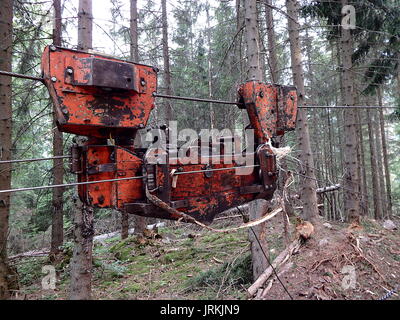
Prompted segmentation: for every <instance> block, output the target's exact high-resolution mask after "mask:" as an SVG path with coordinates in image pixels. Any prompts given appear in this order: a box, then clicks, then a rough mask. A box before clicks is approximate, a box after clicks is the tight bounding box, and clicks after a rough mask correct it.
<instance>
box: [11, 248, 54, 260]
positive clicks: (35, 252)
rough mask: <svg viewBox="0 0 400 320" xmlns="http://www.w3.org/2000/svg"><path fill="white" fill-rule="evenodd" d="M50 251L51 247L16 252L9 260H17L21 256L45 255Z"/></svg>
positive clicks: (34, 256)
mask: <svg viewBox="0 0 400 320" xmlns="http://www.w3.org/2000/svg"><path fill="white" fill-rule="evenodd" d="M49 253H50V249H47V248H44V249H39V250H32V251H27V252H23V253H19V254H16V255H14V256H11V257H8V259H9V260H16V259H19V258H36V257H45V256H47V255H48V254H49Z"/></svg>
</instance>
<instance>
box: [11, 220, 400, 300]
mask: <svg viewBox="0 0 400 320" xmlns="http://www.w3.org/2000/svg"><path fill="white" fill-rule="evenodd" d="M233 219H237V218H229V219H226V220H220V221H218V223H217V224H216V226H218V227H224V224H225V226H226V224H227V223H229V225H232V221H233ZM393 221H394V222H395V223H396V225H397V226H400V219H398V218H395V219H394V220H393ZM326 222H327V221H323V220H322V219H320V221H319V222H317V224H316V232H315V233H314V235H313V236H312V238H311V239H309V240H307V242H306V243H305V244H303V246H302V247H301V248H300V250H299V251H298V252H297V253H296V254H295V255H293V256H292V257H291V258H290V259H289V260H288V261H287V262H286V264H285V265H284V266H283V267H282V268H280V270H279V271H278V273H279V275H280V280H281V281H282V283H283V284H284V285H285V287H286V289H287V291H288V292H289V294H290V295H291V296H292V297H293V299H319V300H325V299H326V300H327V299H346V300H347V299H348V300H358V299H379V298H380V297H381V296H383V295H384V294H386V293H387V292H388V291H389V290H391V289H394V288H395V287H396V286H398V285H399V284H400V231H399V230H398V229H397V230H393V231H389V230H386V229H384V228H383V227H382V224H381V223H380V222H377V221H375V220H371V219H363V220H362V222H361V225H360V226H354V225H348V224H346V223H341V222H331V221H329V223H328V224H327V223H326ZM239 223H240V219H237V224H239ZM247 232H248V231H247V230H240V231H237V232H234V233H228V234H221V233H213V232H211V231H205V230H200V229H198V228H197V227H195V226H192V225H183V224H179V225H177V224H175V225H174V224H171V225H169V226H168V227H164V228H160V229H159V230H158V232H157V233H156V232H153V233H151V234H149V236H148V237H147V238H144V237H140V238H137V237H134V236H131V237H129V238H128V239H126V240H122V241H121V240H120V239H119V237H115V238H111V239H107V240H104V241H103V242H102V243H96V244H95V247H94V261H93V267H94V268H93V270H94V271H93V299H248V297H247V293H246V289H247V288H248V287H249V286H250V285H251V283H252V281H251V277H252V276H251V261H250V253H249V252H250V251H249V242H248V237H247ZM284 241H285V240H284V237H283V225H282V219H281V218H279V217H275V218H273V219H272V220H270V221H269V222H268V245H269V248H268V249H269V258H270V259H271V261H273V259H274V258H275V257H276V256H277V255H278V254H279V253H280V252H281V251H282V250H283V249H284V247H285V246H284ZM71 255H72V244H71V243H67V244H66V245H64V255H63V259H62V260H61V261H60V262H59V263H57V265H56V270H57V283H56V289H55V290H42V289H41V288H42V286H41V281H42V278H43V276H44V274H42V267H43V266H44V265H48V264H51V263H50V262H49V260H48V258H46V257H42V258H25V259H23V260H19V261H18V262H15V263H16V266H17V270H18V274H19V278H20V284H21V285H20V290H19V291H17V292H16V295H15V299H29V300H30V299H67V298H68V289H69V259H70V257H71ZM266 286H270V290H269V292H268V295H267V296H266V298H267V299H289V298H290V297H289V295H288V293H287V292H286V291H285V290H284V289H283V286H282V284H281V283H280V282H279V281H277V279H276V278H275V277H271V278H270V279H269V281H267V283H266ZM390 299H397V300H398V299H399V296H398V295H397V294H395V295H393V296H392V297H391V298H390Z"/></svg>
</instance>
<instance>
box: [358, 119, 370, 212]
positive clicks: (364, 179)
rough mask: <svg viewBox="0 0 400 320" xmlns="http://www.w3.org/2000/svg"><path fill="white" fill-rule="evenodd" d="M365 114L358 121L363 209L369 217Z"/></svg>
mask: <svg viewBox="0 0 400 320" xmlns="http://www.w3.org/2000/svg"><path fill="white" fill-rule="evenodd" d="M362 115H363V113H362V112H360V113H359V119H358V121H359V122H360V131H361V132H360V155H361V172H362V176H361V178H362V188H361V190H362V191H361V192H362V196H361V199H362V207H363V211H362V212H363V215H365V216H368V214H369V199H368V189H367V169H366V166H365V151H364V134H363V126H362V122H363V116H362Z"/></svg>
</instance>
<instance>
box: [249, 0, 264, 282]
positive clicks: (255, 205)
mask: <svg viewBox="0 0 400 320" xmlns="http://www.w3.org/2000/svg"><path fill="white" fill-rule="evenodd" d="M244 9H245V10H244V15H245V21H244V23H245V31H246V32H245V38H246V51H247V63H248V65H247V68H248V69H247V80H248V81H261V80H262V70H261V66H260V47H259V44H260V41H259V30H258V22H257V6H256V0H249V1H247V0H246V1H245V2H244ZM268 206H269V202H267V201H262V200H258V201H252V202H250V203H249V218H250V220H255V219H258V218H260V217H262V216H264V215H265V214H266V213H267V210H268ZM265 228H266V225H265V223H262V224H260V225H258V226H256V227H253V228H251V229H249V240H250V243H251V259H252V266H253V278H254V279H257V278H258V277H259V275H260V274H261V273H262V272H263V271H264V270H265V269H266V268H267V267H268V261H267V258H266V257H265V255H264V253H265V254H268V249H267V248H268V246H267V241H266V234H265V232H266V230H265ZM253 232H254V233H253ZM260 245H261V246H260Z"/></svg>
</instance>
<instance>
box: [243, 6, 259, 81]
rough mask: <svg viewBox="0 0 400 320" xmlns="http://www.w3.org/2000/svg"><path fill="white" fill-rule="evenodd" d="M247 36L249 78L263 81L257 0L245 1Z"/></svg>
mask: <svg viewBox="0 0 400 320" xmlns="http://www.w3.org/2000/svg"><path fill="white" fill-rule="evenodd" d="M244 13H245V16H244V20H245V28H246V32H245V37H246V48H247V80H254V81H261V80H262V68H261V64H260V36H259V30H258V22H257V1H254V0H249V1H245V2H244Z"/></svg>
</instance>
